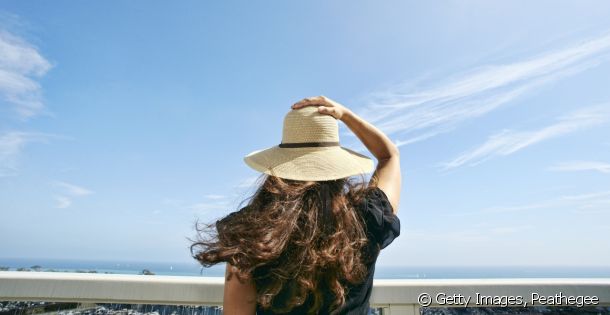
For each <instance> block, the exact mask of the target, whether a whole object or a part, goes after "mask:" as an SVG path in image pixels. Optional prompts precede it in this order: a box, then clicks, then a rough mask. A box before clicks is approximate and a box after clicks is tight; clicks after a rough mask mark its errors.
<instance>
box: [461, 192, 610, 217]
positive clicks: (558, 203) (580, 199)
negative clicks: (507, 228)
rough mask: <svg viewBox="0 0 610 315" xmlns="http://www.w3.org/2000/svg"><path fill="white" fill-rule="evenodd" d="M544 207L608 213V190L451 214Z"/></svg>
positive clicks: (542, 208)
mask: <svg viewBox="0 0 610 315" xmlns="http://www.w3.org/2000/svg"><path fill="white" fill-rule="evenodd" d="M544 209H553V210H558V209H568V210H571V211H572V212H576V213H602V212H605V213H608V212H609V210H610V190H606V191H598V192H591V193H584V194H575V195H563V196H559V197H557V198H552V199H547V200H542V201H538V202H533V203H527V204H521V205H513V206H494V207H487V208H484V209H482V210H481V211H476V212H470V213H461V214H460V213H455V214H452V216H463V215H481V214H492V213H512V212H522V211H537V210H544Z"/></svg>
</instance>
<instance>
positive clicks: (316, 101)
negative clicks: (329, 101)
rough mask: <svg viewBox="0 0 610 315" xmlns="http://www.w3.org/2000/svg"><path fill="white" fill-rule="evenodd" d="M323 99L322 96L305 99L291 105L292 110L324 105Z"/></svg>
mask: <svg viewBox="0 0 610 315" xmlns="http://www.w3.org/2000/svg"><path fill="white" fill-rule="evenodd" d="M325 104H326V103H325V99H324V97H323V96H315V97H306V98H304V99H302V100H300V101H298V102H296V103H294V104H293V105H292V108H293V109H297V108H301V107H303V106H308V105H315V106H319V105H325Z"/></svg>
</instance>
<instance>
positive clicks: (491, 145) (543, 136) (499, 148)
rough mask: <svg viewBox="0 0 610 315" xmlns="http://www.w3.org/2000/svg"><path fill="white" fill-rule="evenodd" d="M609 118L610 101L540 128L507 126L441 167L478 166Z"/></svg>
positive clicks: (575, 112) (562, 117) (560, 118)
mask: <svg viewBox="0 0 610 315" xmlns="http://www.w3.org/2000/svg"><path fill="white" fill-rule="evenodd" d="M609 119H610V105H609V104H600V105H594V106H591V107H587V108H584V109H580V110H577V111H574V112H572V113H570V114H568V115H564V116H561V117H559V118H558V119H557V122H555V123H554V124H551V125H549V126H546V127H544V128H541V129H538V130H530V131H512V130H507V129H505V130H503V131H501V132H499V133H497V134H495V135H492V136H490V137H489V138H488V139H487V141H486V142H485V143H483V144H482V145H480V146H478V147H476V148H474V149H472V150H470V151H468V152H465V153H462V154H461V155H460V156H458V157H457V158H455V159H453V160H452V161H449V162H447V163H442V164H441V167H442V168H443V169H444V170H447V169H452V168H456V167H459V166H462V165H469V166H474V165H477V164H480V163H482V162H484V161H486V160H488V159H490V158H492V157H494V156H505V155H509V154H513V153H515V152H517V151H519V150H522V149H524V148H526V147H528V146H531V145H533V144H536V143H539V142H541V141H544V140H548V139H551V138H554V137H558V136H561V135H565V134H568V133H572V132H575V131H578V130H581V129H584V128H588V127H591V126H595V125H599V124H602V123H605V122H607V121H608V120H609Z"/></svg>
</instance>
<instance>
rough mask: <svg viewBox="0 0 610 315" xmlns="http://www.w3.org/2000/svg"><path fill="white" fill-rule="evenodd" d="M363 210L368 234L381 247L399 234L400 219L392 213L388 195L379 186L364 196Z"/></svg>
mask: <svg viewBox="0 0 610 315" xmlns="http://www.w3.org/2000/svg"><path fill="white" fill-rule="evenodd" d="M363 210H364V219H365V221H366V225H367V229H368V231H369V234H370V235H371V237H372V238H373V239H374V240H375V241H376V242H377V243H378V244H379V246H380V248H381V249H383V248H386V247H387V246H388V245H390V243H392V241H394V239H395V238H397V237H398V236H399V235H400V219H398V217H397V216H396V215H395V214H394V212H393V209H392V204H390V201H389V200H388V196H386V194H385V193H384V192H383V190H381V189H380V188H379V187H375V188H373V189H372V190H370V191H369V192H368V194H367V196H365V198H364V203H363Z"/></svg>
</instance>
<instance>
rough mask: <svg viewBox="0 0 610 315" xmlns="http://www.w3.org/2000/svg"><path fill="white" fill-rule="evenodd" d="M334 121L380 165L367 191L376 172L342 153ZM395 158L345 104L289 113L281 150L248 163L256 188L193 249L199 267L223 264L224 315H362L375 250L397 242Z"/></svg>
mask: <svg viewBox="0 0 610 315" xmlns="http://www.w3.org/2000/svg"><path fill="white" fill-rule="evenodd" d="M338 120H340V121H342V122H343V123H345V124H346V125H347V126H348V127H349V128H350V129H351V130H352V131H353V132H354V134H355V135H356V136H357V137H358V138H359V139H360V140H361V141H362V142H363V143H364V145H365V146H366V147H367V148H368V150H369V151H370V152H371V153H372V154H373V155H374V156H375V157H376V158H377V161H378V163H377V167H376V169H375V172H374V174H373V176H372V177H371V180H370V182H369V183H368V184H366V183H365V181H364V175H363V174H365V173H370V172H371V171H373V168H374V163H373V161H372V160H371V159H370V158H368V157H366V156H365V155H362V154H359V153H357V152H354V151H352V150H349V149H347V148H344V147H341V146H340V145H339V132H338V123H337V121H338ZM399 159H400V158H399V152H398V148H397V147H396V146H395V145H394V144H393V143H392V142H391V141H390V139H388V137H387V136H386V135H384V134H383V133H382V132H381V131H380V130H378V129H377V128H375V127H374V126H373V125H371V124H370V123H368V122H366V121H364V120H363V119H362V118H360V117H359V116H357V115H356V114H354V113H353V112H352V111H350V110H349V109H347V108H346V107H344V106H342V105H341V104H339V103H337V102H335V101H333V100H331V99H329V98H327V97H324V96H317V97H310V98H305V99H303V100H301V101H299V102H297V103H295V104H294V105H292V109H291V111H290V112H289V113H288V114H287V115H286V117H285V119H284V129H283V134H282V142H281V143H280V144H279V145H277V146H274V147H271V148H268V149H265V150H259V151H255V152H252V153H250V154H248V155H247V156H246V157H245V158H244V160H245V162H246V164H248V165H249V166H250V167H252V168H254V169H255V170H257V171H260V172H262V173H264V174H263V176H264V181H263V183H262V185H261V186H260V187H259V188H258V190H257V191H256V192H255V193H254V195H253V196H252V197H251V198H250V201H249V202H248V204H247V205H246V206H245V207H243V208H241V209H240V210H239V211H235V212H232V213H230V214H229V215H227V216H226V217H224V218H223V219H221V220H219V221H217V222H216V223H215V224H208V225H206V228H207V229H210V231H211V232H210V234H211V237H209V238H204V237H201V234H199V236H200V237H199V239H198V241H197V242H195V243H194V244H192V245H191V253H192V254H193V248H194V247H196V246H199V247H201V249H200V250H199V251H198V252H197V253H196V254H193V258H195V259H196V260H197V261H199V262H200V263H201V264H202V265H203V266H205V267H209V266H212V265H214V264H217V263H219V262H226V263H227V264H226V267H227V268H226V279H225V287H224V304H223V305H224V307H223V310H224V314H227V315H233V314H238V315H242V314H368V311H369V305H370V304H369V298H370V295H371V288H372V284H373V274H374V270H375V262H376V260H377V256H378V255H379V251H380V250H381V249H383V248H385V247H386V246H388V245H389V244H390V243H391V242H392V241H393V240H394V238H396V237H397V236H398V235H399V234H400V220H399V219H398V217H397V216H396V214H397V212H398V203H399V198H400V185H401V175H400V160H399ZM354 175H360V179H361V180H360V181H359V182H355V181H354V180H353V179H352V178H351V176H354ZM240 207H241V205H240ZM196 229H197V231H198V232H203V229H199V228H198V227H196Z"/></svg>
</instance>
